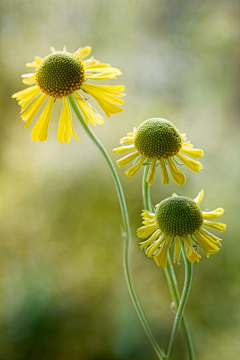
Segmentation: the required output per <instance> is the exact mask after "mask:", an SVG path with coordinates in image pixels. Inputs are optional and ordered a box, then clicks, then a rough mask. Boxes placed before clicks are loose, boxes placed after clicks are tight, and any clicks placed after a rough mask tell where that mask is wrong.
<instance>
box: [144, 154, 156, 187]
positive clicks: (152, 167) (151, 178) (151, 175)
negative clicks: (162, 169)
mask: <svg viewBox="0 0 240 360" xmlns="http://www.w3.org/2000/svg"><path fill="white" fill-rule="evenodd" d="M156 162H157V159H156V158H153V159H152V161H151V165H150V168H149V170H148V174H147V179H146V180H147V183H148V184H149V185H152V184H153V181H154V177H155V170H156Z"/></svg>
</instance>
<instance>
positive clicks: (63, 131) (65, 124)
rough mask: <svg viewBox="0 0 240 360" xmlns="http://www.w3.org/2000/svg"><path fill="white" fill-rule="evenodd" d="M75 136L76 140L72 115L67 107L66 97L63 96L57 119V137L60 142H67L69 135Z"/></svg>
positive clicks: (69, 138)
mask: <svg viewBox="0 0 240 360" xmlns="http://www.w3.org/2000/svg"><path fill="white" fill-rule="evenodd" d="M72 134H73V136H74V137H75V139H77V140H78V141H79V140H80V139H79V137H78V136H77V135H76V134H75V132H74V130H73V126H72V116H71V111H70V107H69V102H68V97H67V96H64V102H63V109H62V113H61V116H60V119H59V125H58V132H57V139H58V141H60V142H61V143H64V142H65V143H69V141H70V140H71V136H72Z"/></svg>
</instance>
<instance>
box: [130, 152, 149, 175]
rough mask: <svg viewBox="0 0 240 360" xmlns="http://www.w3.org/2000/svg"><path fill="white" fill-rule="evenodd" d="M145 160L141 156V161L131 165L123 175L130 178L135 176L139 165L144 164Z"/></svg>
mask: <svg viewBox="0 0 240 360" xmlns="http://www.w3.org/2000/svg"><path fill="white" fill-rule="evenodd" d="M145 160H146V157H145V156H142V157H141V159H140V160H138V161H137V162H136V164H135V165H133V166H132V167H130V169H128V170H127V171H125V174H126V175H127V176H128V177H131V176H133V175H135V174H136V172H137V171H138V170H139V169H140V167H141V165H142V164H143V163H144V161H145Z"/></svg>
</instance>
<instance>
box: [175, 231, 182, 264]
mask: <svg viewBox="0 0 240 360" xmlns="http://www.w3.org/2000/svg"><path fill="white" fill-rule="evenodd" d="M174 242H175V247H174V263H175V264H178V265H179V264H180V262H179V259H180V251H181V238H180V236H176V237H175V239H174Z"/></svg>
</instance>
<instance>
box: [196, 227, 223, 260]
mask: <svg viewBox="0 0 240 360" xmlns="http://www.w3.org/2000/svg"><path fill="white" fill-rule="evenodd" d="M193 237H194V238H195V239H196V240H197V242H198V244H199V245H200V246H201V248H202V250H203V252H204V253H205V255H206V256H207V257H209V256H210V255H211V254H215V253H216V252H218V251H219V250H220V249H219V248H218V247H217V246H216V245H215V244H213V243H212V242H211V241H210V240H208V238H206V237H205V236H203V235H202V234H200V233H199V232H198V231H194V233H193Z"/></svg>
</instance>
